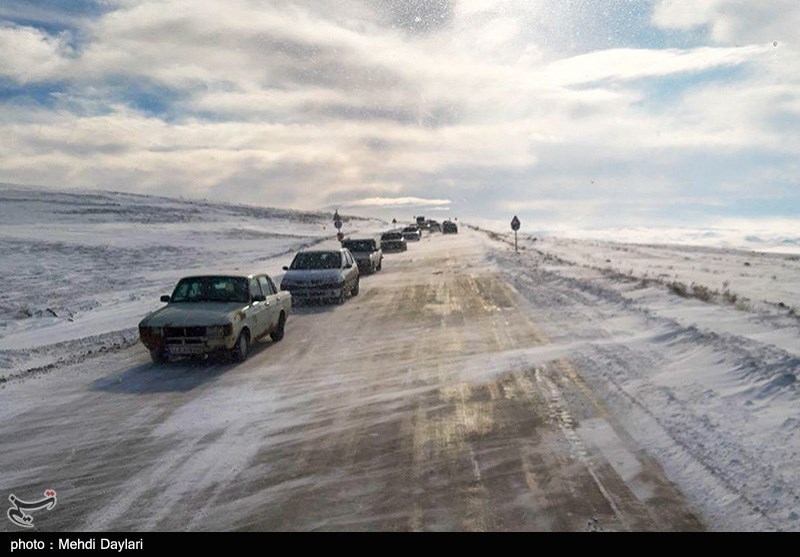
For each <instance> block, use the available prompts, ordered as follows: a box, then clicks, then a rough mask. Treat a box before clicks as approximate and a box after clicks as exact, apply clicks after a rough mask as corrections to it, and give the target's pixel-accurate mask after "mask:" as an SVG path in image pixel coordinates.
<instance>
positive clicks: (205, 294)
mask: <svg viewBox="0 0 800 557" xmlns="http://www.w3.org/2000/svg"><path fill="white" fill-rule="evenodd" d="M170 301H172V302H242V303H247V302H249V301H250V289H249V288H248V284H247V279H245V278H241V277H191V278H185V279H181V281H180V282H179V283H178V286H176V287H175V290H174V292H173V293H172V297H171V299H170Z"/></svg>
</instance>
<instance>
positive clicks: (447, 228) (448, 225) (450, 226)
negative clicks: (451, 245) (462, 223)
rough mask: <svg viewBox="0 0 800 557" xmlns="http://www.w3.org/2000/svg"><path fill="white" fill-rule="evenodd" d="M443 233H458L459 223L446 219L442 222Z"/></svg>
mask: <svg viewBox="0 0 800 557" xmlns="http://www.w3.org/2000/svg"><path fill="white" fill-rule="evenodd" d="M442 233H443V234H458V225H456V223H454V222H453V221H451V220H446V221H444V223H442Z"/></svg>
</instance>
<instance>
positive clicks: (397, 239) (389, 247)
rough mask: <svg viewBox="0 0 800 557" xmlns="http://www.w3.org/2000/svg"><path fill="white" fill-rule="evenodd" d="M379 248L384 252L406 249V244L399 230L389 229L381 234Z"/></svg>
mask: <svg viewBox="0 0 800 557" xmlns="http://www.w3.org/2000/svg"><path fill="white" fill-rule="evenodd" d="M381 249H382V250H383V251H384V252H392V251H406V250H407V249H408V244H407V243H406V239H405V238H403V234H402V233H401V232H398V231H391V232H386V233H384V234H383V235H381Z"/></svg>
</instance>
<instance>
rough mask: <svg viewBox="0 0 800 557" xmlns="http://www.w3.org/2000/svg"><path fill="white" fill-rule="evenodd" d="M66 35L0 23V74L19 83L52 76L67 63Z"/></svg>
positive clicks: (67, 43) (68, 49) (69, 52)
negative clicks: (50, 33) (54, 34)
mask: <svg viewBox="0 0 800 557" xmlns="http://www.w3.org/2000/svg"><path fill="white" fill-rule="evenodd" d="M70 54H71V48H70V47H69V42H68V40H67V36H66V34H63V35H60V36H52V35H49V34H48V33H46V32H44V31H41V30H39V29H36V28H34V27H25V26H13V25H2V22H0V60H2V62H0V76H2V77H8V78H11V79H13V80H15V81H16V82H18V83H21V84H27V83H32V82H35V81H39V80H43V79H48V78H52V77H54V76H56V75H58V74H60V72H62V71H63V69H64V68H65V67H66V65H67V63H68V62H67V57H68V56H69V55H70Z"/></svg>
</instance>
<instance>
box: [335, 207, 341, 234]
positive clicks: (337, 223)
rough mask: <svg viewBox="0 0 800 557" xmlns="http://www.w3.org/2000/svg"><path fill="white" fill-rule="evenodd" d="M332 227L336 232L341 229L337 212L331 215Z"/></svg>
mask: <svg viewBox="0 0 800 557" xmlns="http://www.w3.org/2000/svg"><path fill="white" fill-rule="evenodd" d="M333 226H335V227H336V230H341V229H342V217H340V216H339V211H338V210H337V211H336V212H335V213H333Z"/></svg>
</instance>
